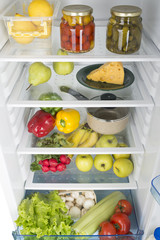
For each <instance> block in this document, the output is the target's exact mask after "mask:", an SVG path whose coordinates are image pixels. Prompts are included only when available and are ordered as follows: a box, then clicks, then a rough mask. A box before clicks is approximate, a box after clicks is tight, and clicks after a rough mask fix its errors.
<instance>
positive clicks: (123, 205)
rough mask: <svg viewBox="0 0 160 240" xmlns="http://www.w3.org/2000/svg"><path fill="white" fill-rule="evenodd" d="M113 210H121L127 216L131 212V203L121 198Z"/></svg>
mask: <svg viewBox="0 0 160 240" xmlns="http://www.w3.org/2000/svg"><path fill="white" fill-rule="evenodd" d="M115 212H116V213H118V212H122V213H125V214H126V215H128V216H129V215H131V213H132V205H131V204H130V202H129V201H127V200H125V199H122V200H120V201H119V202H118V203H117V205H116V207H115Z"/></svg>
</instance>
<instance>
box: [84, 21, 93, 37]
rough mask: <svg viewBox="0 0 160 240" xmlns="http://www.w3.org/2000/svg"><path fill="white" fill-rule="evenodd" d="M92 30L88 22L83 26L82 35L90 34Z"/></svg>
mask: <svg viewBox="0 0 160 240" xmlns="http://www.w3.org/2000/svg"><path fill="white" fill-rule="evenodd" d="M92 31H93V29H92V26H91V25H90V24H88V25H86V26H85V27H84V35H86V36H90V35H91V34H92Z"/></svg>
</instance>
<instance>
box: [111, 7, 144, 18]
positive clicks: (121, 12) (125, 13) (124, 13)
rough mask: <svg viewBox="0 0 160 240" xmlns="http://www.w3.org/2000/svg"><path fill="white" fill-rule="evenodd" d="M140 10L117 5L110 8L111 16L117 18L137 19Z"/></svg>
mask: <svg viewBox="0 0 160 240" xmlns="http://www.w3.org/2000/svg"><path fill="white" fill-rule="evenodd" d="M141 13H142V9H141V8H139V7H136V6H131V5H119V6H115V7H112V8H111V14H113V15H115V16H118V17H138V16H140V15H141Z"/></svg>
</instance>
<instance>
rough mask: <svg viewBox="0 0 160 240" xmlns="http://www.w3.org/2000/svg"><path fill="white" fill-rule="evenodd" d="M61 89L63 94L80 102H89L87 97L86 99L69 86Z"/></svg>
mask: <svg viewBox="0 0 160 240" xmlns="http://www.w3.org/2000/svg"><path fill="white" fill-rule="evenodd" d="M59 88H60V90H61V91H62V92H65V93H69V94H71V95H72V96H74V97H75V98H76V99H78V100H89V99H88V98H87V97H85V96H84V95H82V94H81V93H79V92H77V91H75V90H73V89H71V88H69V87H67V86H60V87H59Z"/></svg>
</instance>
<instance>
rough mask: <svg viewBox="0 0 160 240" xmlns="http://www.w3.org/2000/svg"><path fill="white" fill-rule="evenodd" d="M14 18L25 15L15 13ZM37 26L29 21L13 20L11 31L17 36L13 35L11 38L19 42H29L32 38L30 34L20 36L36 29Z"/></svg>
mask: <svg viewBox="0 0 160 240" xmlns="http://www.w3.org/2000/svg"><path fill="white" fill-rule="evenodd" d="M15 17H16V18H20V17H25V16H24V15H21V14H18V13H16V14H15ZM36 29H37V27H36V26H35V25H34V24H33V23H32V22H31V21H14V22H13V28H12V31H13V33H15V34H16V35H17V36H15V35H13V36H12V37H13V39H14V40H15V41H16V42H17V43H20V44H29V43H31V42H32V41H33V40H34V37H32V36H29V35H28V36H21V35H22V34H23V33H26V32H27V33H28V32H30V33H32V32H34V31H36Z"/></svg>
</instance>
